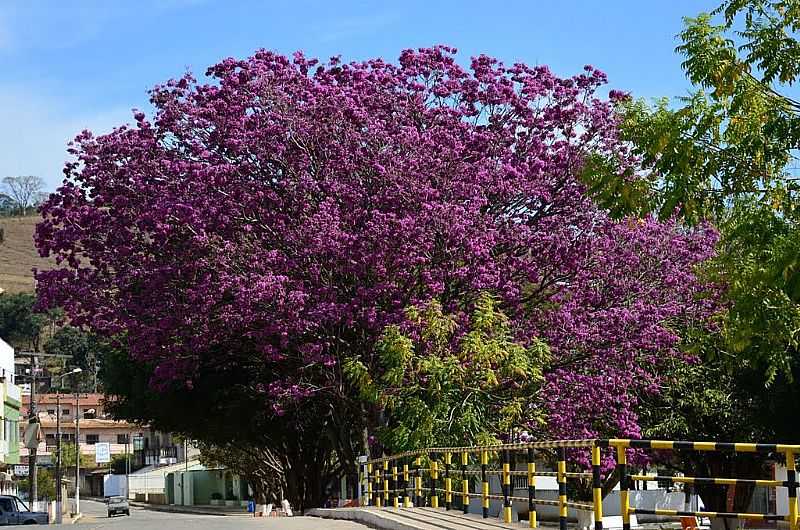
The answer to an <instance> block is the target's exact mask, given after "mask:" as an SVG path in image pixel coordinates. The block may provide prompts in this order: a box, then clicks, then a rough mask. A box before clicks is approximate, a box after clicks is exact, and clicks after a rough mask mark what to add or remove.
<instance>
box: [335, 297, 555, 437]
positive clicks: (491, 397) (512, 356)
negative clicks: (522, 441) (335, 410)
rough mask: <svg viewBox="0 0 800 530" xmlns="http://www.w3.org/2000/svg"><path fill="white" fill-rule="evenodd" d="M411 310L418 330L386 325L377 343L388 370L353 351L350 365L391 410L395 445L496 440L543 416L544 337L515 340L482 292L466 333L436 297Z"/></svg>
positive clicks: (366, 391) (366, 389)
mask: <svg viewBox="0 0 800 530" xmlns="http://www.w3.org/2000/svg"><path fill="white" fill-rule="evenodd" d="M407 314H408V317H409V320H410V321H411V323H412V324H414V325H415V328H416V329H417V330H418V337H414V336H412V335H410V334H406V333H404V332H403V331H402V330H401V329H400V328H399V327H397V326H389V327H387V328H386V330H385V332H384V334H383V336H382V338H381V340H380V342H379V344H378V347H377V355H378V357H379V364H380V366H381V368H382V371H381V375H379V376H377V377H375V378H372V377H370V375H369V373H368V372H367V370H366V367H365V366H364V365H363V364H362V363H361V362H360V361H359V360H356V359H353V358H351V359H349V360H348V361H347V362H346V363H345V367H344V369H345V373H346V375H347V377H348V379H349V380H350V381H351V382H352V383H353V384H354V386H355V387H356V388H358V389H359V391H360V393H361V397H362V398H363V399H365V400H367V401H368V402H371V403H374V404H376V405H378V406H380V407H381V408H382V409H383V410H384V411H385V415H386V416H387V417H388V418H391V420H389V423H388V425H385V426H384V427H383V428H382V429H381V430H380V431H379V433H378V436H379V438H380V441H381V442H382V443H383V444H384V445H385V446H386V447H387V448H388V449H390V450H391V451H395V452H396V451H403V450H408V449H412V448H417V447H430V446H436V445H440V444H445V443H446V444H448V445H453V444H465V445H466V444H475V443H492V442H496V441H497V440H498V436H499V435H501V434H503V433H508V432H510V431H511V430H512V429H513V428H515V427H518V426H520V425H521V424H522V423H524V421H535V420H536V419H537V418H538V419H541V416H540V412H539V410H538V409H537V403H536V399H535V397H536V391H537V389H538V388H539V386H540V385H541V382H542V374H543V370H544V367H545V365H546V363H547V361H548V359H549V350H548V348H547V346H546V345H545V344H544V343H542V342H540V341H538V340H533V341H532V342H531V344H529V345H522V344H519V343H517V342H515V341H514V340H513V338H512V334H511V327H510V323H509V320H508V318H507V317H506V316H505V315H504V314H503V313H502V312H501V311H500V310H499V309H498V308H497V303H496V301H495V300H494V299H493V298H492V297H491V296H489V295H482V296H481V297H480V299H479V301H478V303H477V305H476V308H475V311H474V313H473V314H472V316H471V319H470V322H469V326H468V329H467V330H466V332H465V334H464V335H463V336H460V337H459V336H457V333H458V331H459V326H458V322H457V318H456V316H454V315H447V314H444V313H443V311H442V308H441V306H440V305H439V304H438V303H437V302H431V303H430V304H428V305H427V306H424V307H421V308H418V307H412V308H410V309H409V310H408V311H407ZM523 420H524V421H523Z"/></svg>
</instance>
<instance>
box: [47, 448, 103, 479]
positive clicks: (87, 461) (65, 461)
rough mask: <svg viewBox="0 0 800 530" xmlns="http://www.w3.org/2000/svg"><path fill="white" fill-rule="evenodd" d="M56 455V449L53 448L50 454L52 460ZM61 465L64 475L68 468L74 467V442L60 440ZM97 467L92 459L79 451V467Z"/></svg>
mask: <svg viewBox="0 0 800 530" xmlns="http://www.w3.org/2000/svg"><path fill="white" fill-rule="evenodd" d="M57 457H58V450H57V449H53V452H52V453H51V454H50V458H51V459H52V461H53V462H55V461H56V459H57ZM61 465H62V467H63V469H64V471H63V473H64V475H65V476H66V475H67V473H69V469H73V470H74V469H75V444H74V443H72V442H61ZM93 467H97V464H95V462H94V460H93V459H92V458H91V457H90V456H88V455H85V454H83V453H82V452H81V468H83V469H87V468H93Z"/></svg>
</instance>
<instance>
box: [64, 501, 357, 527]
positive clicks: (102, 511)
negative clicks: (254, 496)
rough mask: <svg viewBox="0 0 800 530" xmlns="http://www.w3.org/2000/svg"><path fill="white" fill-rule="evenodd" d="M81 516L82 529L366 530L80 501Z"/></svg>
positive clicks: (286, 519) (348, 524)
mask: <svg viewBox="0 0 800 530" xmlns="http://www.w3.org/2000/svg"><path fill="white" fill-rule="evenodd" d="M81 511H82V512H83V513H84V517H83V518H82V519H81V520H80V521H78V526H79V527H80V528H81V529H82V530H89V529H98V530H100V529H103V530H149V529H152V530H183V529H186V530H190V529H191V530H217V529H220V530H222V529H228V528H245V529H247V528H265V529H268V530H273V529H274V530H313V529H325V530H327V529H329V528H330V529H331V530H366V528H367V527H366V526H362V525H359V524H355V523H351V522H348V521H331V520H327V519H326V520H322V519H317V518H314V517H282V518H272V517H270V518H252V517H230V516H227V517H223V516H219V515H194V514H191V515H190V514H182V513H167V512H154V511H150V510H144V509H142V508H135V507H131V515H130V517H126V516H124V515H121V516H117V517H112V518H111V519H109V518H108V517H106V505H105V504H103V503H101V502H95V501H89V500H83V501H81Z"/></svg>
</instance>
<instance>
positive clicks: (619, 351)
mask: <svg viewBox="0 0 800 530" xmlns="http://www.w3.org/2000/svg"><path fill="white" fill-rule="evenodd" d="M207 75H208V76H209V77H210V80H209V81H208V82H199V81H197V80H195V79H194V78H193V77H192V76H190V75H186V76H184V77H182V78H180V79H177V80H172V81H169V82H168V83H166V84H164V85H161V86H157V87H156V88H155V89H153V91H152V94H151V99H152V103H153V105H154V107H155V109H156V110H155V113H154V115H153V116H152V119H148V118H147V116H146V115H145V114H144V113H142V112H138V111H137V112H135V113H134V120H135V123H134V124H133V125H131V126H122V127H119V128H117V129H115V130H114V131H113V132H112V133H110V134H107V135H104V136H99V137H96V136H93V135H92V134H91V133H89V132H84V133H82V134H81V135H79V136H78V137H77V138H76V140H75V142H74V143H73V144H72V146H71V153H72V154H73V155H75V157H76V161H75V162H73V163H69V164H67V166H66V169H65V174H66V178H65V181H64V184H63V186H62V187H61V188H59V190H58V191H57V193H56V194H54V195H53V196H51V198H50V199H49V200H48V201H47V202H46V203H45V204H44V205H43V206H42V209H41V212H42V215H43V221H42V222H41V223H40V224H39V226H38V228H37V233H36V242H37V246H38V248H39V251H40V252H41V254H42V255H45V256H55V258H56V260H57V261H58V262H59V263H60V264H61V265H62V266H61V267H60V268H57V269H55V270H51V271H46V272H39V273H38V274H37V279H38V282H39V294H40V297H41V298H42V300H43V301H44V303H45V304H48V305H60V306H63V307H64V308H65V309H66V311H67V312H68V314H69V315H70V318H71V319H73V321H74V322H75V323H76V324H79V325H85V326H87V327H90V328H91V329H93V330H94V331H95V332H98V333H102V334H106V335H115V336H121V337H124V340H125V341H126V345H127V347H128V348H129V350H130V353H131V355H132V357H133V358H134V359H137V360H139V361H143V362H144V361H146V362H148V363H152V364H153V365H155V366H156V367H157V368H156V372H155V375H154V380H153V384H154V385H156V386H158V385H165V384H175V383H179V384H191V381H192V380H193V378H195V377H198V374H199V373H200V370H201V368H203V369H214V367H217V366H224V365H226V364H227V363H230V362H231V359H233V358H234V357H233V352H235V353H236V357H235V358H237V359H238V358H240V357H241V356H242V355H248V356H249V357H250V358H251V359H255V360H256V361H257V362H258V363H259V364H260V365H261V366H263V367H264V370H263V371H262V372H260V374H259V375H258V377H259V380H257V381H254V385H261V386H260V387H259V390H258V391H259V392H261V393H262V394H263V395H264V400H265V407H272V409H273V410H274V411H275V413H280V412H281V411H282V410H284V408H283V407H284V405H285V404H286V402H287V401H294V402H297V401H298V400H302V399H305V398H307V397H308V396H309V395H311V394H312V393H314V392H318V391H321V390H327V391H334V392H339V394H338V395H344V396H347V395H350V394H349V393H348V391H347V390H346V389H344V390H342V388H343V387H344V386H345V385H344V384H343V382H342V380H341V375H340V370H339V369H338V366H339V361H340V360H341V359H342V358H344V357H347V356H356V357H358V358H359V359H361V360H362V362H364V363H365V364H366V365H367V366H368V368H369V369H370V370H377V369H378V367H377V366H376V364H375V363H376V361H375V358H374V355H373V349H374V345H375V342H376V340H377V338H378V337H379V335H380V333H381V331H382V330H383V329H384V327H385V326H386V325H388V324H393V323H400V322H402V320H403V318H404V317H403V310H404V308H407V307H409V306H411V305H415V304H420V305H422V304H424V303H426V302H427V301H429V300H431V299H437V300H439V301H440V302H441V303H442V305H443V307H444V308H445V310H447V311H450V312H459V311H462V312H464V313H466V312H468V311H469V308H470V306H471V304H472V303H473V302H474V301H475V299H476V298H477V296H478V295H479V293H481V292H483V291H489V292H491V293H493V294H494V295H495V296H497V297H498V298H499V299H500V300H502V303H503V307H504V310H506V312H507V313H508V314H509V316H511V318H513V319H514V322H515V323H516V325H515V328H516V330H517V332H518V333H519V335H520V337H522V338H525V337H531V336H538V337H540V338H542V339H543V340H545V341H547V343H548V344H549V345H550V347H551V348H552V352H553V361H552V362H553V365H552V367H550V368H549V370H548V375H547V382H546V385H545V387H544V389H543V391H542V396H541V401H542V403H543V407H544V408H545V409H546V411H547V416H548V423H547V426H546V429H545V432H541V429H539V428H538V427H537V429H539V431H535V430H532V432H534V433H535V435H541V436H550V437H559V438H568V437H592V436H596V435H602V434H614V435H622V436H637V435H638V434H639V433H640V425H639V421H638V416H637V414H636V409H637V404H638V399H639V397H640V396H641V395H642V393H643V392H652V391H655V389H656V388H657V385H658V383H659V372H660V370H661V369H662V368H663V367H664V366H665V364H666V363H667V362H669V361H670V360H675V359H680V358H681V353H680V352H679V348H678V346H679V340H680V337H679V330H680V329H682V328H685V327H686V326H691V325H702V323H703V321H704V320H705V318H706V317H707V316H708V314H709V313H710V312H711V311H712V310H713V300H712V299H710V298H707V297H705V296H704V291H705V289H706V286H704V285H702V283H701V282H700V281H699V280H698V278H697V277H696V276H695V272H694V270H695V266H696V265H697V264H698V263H700V262H702V261H703V260H704V259H706V258H707V257H708V256H710V255H711V253H712V252H713V247H714V243H715V240H716V234H715V233H714V231H713V230H711V229H709V228H707V227H700V228H698V229H688V228H686V227H684V226H681V225H680V224H678V223H677V222H673V221H670V222H664V223H662V222H658V221H656V220H654V219H643V220H639V219H625V220H622V221H615V220H612V219H610V218H609V216H608V215H607V213H606V212H604V211H602V210H601V209H599V208H598V207H597V206H596V205H595V204H594V203H593V202H592V200H591V199H590V198H589V196H588V195H587V193H586V189H585V186H584V185H583V184H582V182H581V178H580V177H581V172H582V171H583V170H584V168H585V161H586V160H587V157H589V156H592V157H599V158H602V159H605V160H609V161H613V164H608V165H609V166H610V167H618V168H620V169H619V170H620V171H624V172H626V173H625V174H631V175H635V174H636V171H635V160H633V159H632V157H631V155H630V153H629V152H628V149H627V147H626V146H625V145H624V144H623V143H622V142H621V141H620V140H619V138H618V135H617V121H616V118H615V114H614V112H613V102H614V100H615V99H619V98H623V97H625V95H624V94H622V93H618V92H613V93H612V94H611V96H610V98H609V99H603V98H601V97H599V96H598V95H597V94H596V91H597V90H598V88H599V87H601V86H602V85H603V84H604V83H605V81H606V78H605V75H604V74H603V73H602V72H600V71H598V70H597V69H595V68H593V67H590V66H587V67H586V68H585V69H584V71H583V72H582V73H580V74H579V75H576V76H574V77H570V78H559V77H557V76H555V75H554V74H553V73H552V72H551V71H550V70H549V69H548V68H547V67H545V66H537V67H530V66H527V65H524V64H514V65H512V66H506V65H503V64H502V63H501V62H499V61H497V60H496V59H493V58H491V57H487V56H479V57H475V58H473V59H472V61H471V64H470V66H469V68H462V67H461V66H459V64H458V63H457V62H456V60H455V50H453V49H450V48H447V47H441V46H439V47H434V48H430V49H420V50H406V51H404V52H403V53H402V54H401V56H400V59H399V62H398V63H397V64H392V63H389V62H385V61H383V60H381V59H374V60H369V61H365V62H358V63H349V64H345V63H343V62H341V61H340V60H339V59H338V58H333V59H331V60H329V61H328V62H327V63H321V62H319V61H317V60H314V59H308V58H306V57H304V56H303V55H302V54H300V53H297V54H295V55H294V56H293V57H291V58H290V57H286V56H282V55H279V54H276V53H272V52H268V51H259V52H257V53H256V54H255V55H253V56H252V57H250V58H247V59H244V60H236V59H227V60H225V61H222V62H221V63H219V64H217V65H215V66H213V67H211V68H210V69H209V70H208V72H207ZM630 170H633V171H630ZM220 352H231V354H225V353H220ZM254 388H255V387H254Z"/></svg>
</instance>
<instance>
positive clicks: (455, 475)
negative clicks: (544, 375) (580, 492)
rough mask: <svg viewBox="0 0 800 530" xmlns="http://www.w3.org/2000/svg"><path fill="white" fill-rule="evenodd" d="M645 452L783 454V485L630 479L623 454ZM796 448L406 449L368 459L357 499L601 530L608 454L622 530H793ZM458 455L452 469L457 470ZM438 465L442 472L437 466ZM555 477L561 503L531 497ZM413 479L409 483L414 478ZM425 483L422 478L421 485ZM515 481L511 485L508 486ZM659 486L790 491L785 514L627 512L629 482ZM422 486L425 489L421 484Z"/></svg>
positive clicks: (616, 443)
mask: <svg viewBox="0 0 800 530" xmlns="http://www.w3.org/2000/svg"><path fill="white" fill-rule="evenodd" d="M629 449H638V450H643V451H648V450H661V451H699V452H703V453H708V452H726V453H733V454H737V453H761V454H767V455H773V456H774V455H780V456H783V458H784V459H785V461H786V469H787V476H786V480H767V479H764V480H761V479H751V478H735V477H671V476H660V475H645V474H635V473H629V469H628V460H627V459H628V450H629ZM567 451H573V452H576V451H588V452H589V455H586V456H589V458H588V459H587V461H588V462H591V466H590V469H589V470H585V471H581V470H578V471H567ZM541 452H546V453H547V455H546V456H547V459H548V460H550V461H552V460H555V462H556V471H537V469H536V456H537V453H541ZM798 452H800V445H786V444H760V443H720V442H688V441H671V440H629V439H590V440H556V441H543V442H531V443H516V444H503V445H492V446H481V447H434V448H428V449H421V450H416V451H409V452H405V453H400V454H397V455H390V456H384V457H381V458H374V459H371V460H367V461H366V462H365V463H364V464H363V467H362V469H361V482H362V486H363V487H362V499H361V503H362V505H364V506H369V505H372V506H376V507H389V506H391V507H394V508H396V509H399V508H400V507H403V508H412V507H413V506H424V505H425V504H426V503H427V504H429V505H430V506H431V507H432V508H439V504H440V500H443V501H444V507H445V509H447V510H451V509H453V508H454V507H456V508H457V506H455V503H454V500H460V504H461V509H462V510H463V511H464V513H468V510H469V504H470V502H469V501H470V499H472V498H476V497H477V498H479V499H480V505H481V511H482V515H483V517H484V518H488V517H489V506H490V502H489V501H490V500H491V499H495V500H501V501H502V503H503V508H502V514H503V520H504V521H505V522H507V523H510V522H511V519H512V503H514V502H521V503H524V504H527V508H528V514H529V515H528V523H529V526H530V527H531V528H535V527H536V526H537V517H536V507H537V505H538V506H548V505H549V506H557V507H558V512H559V527H560V529H561V530H565V529H566V528H567V517H568V513H569V510H570V509H572V510H580V511H585V512H588V513H591V514H592V515H593V516H594V521H595V523H594V526H595V530H602V529H603V487H602V485H603V479H604V478H608V477H604V476H603V475H602V469H601V459H602V455H603V453H605V454H607V455H608V454H609V453H613V457H614V458H615V463H616V467H615V469H616V472H617V475H618V478H619V488H620V495H619V498H620V514H621V516H622V528H623V530H630V527H631V523H630V521H631V516H632V515H636V514H642V515H645V514H646V515H657V516H665V517H684V516H686V517H706V518H727V519H743V520H759V521H786V522H787V523H788V525H789V528H790V530H798V503H797V487H798V482H797V473H796V467H795V458H796V456H797V454H798ZM454 457H455V460H456V462H455V464H454ZM518 457H522V458H521V459H522V460H524V462H525V463H526V464H527V467H526V469H525V470H517V469H512V464H513V463H514V462H515V461H517V460H520V458H518ZM440 464H441V466H440ZM492 475H497V476H498V477H499V478H500V479H501V485H502V488H501V489H502V493H501V494H499V495H498V494H490V492H489V477H490V476H492ZM541 476H551V477H552V476H554V477H556V481H557V484H558V500H547V499H541V498H537V497H536V477H541ZM478 478H479V480H480V484H481V488H480V493H473V492H471V491H470V488H469V486H470V483H471V482H473V481H474V480H475V479H478ZM411 479H413V481H412V480H411ZM426 479H427V480H426ZM512 479H513V481H514V482H513V485H512ZM454 480H456V481H457V482H461V488H460V490H459V489H454V488H453V481H454ZM567 480H583V481H587V482H588V481H591V490H592V500H591V502H588V501H584V502H580V501H576V500H570V499H568V498H567V490H568V488H567ZM656 480H657V481H661V482H665V483H671V484H695V485H700V484H719V485H736V484H749V485H752V486H766V487H772V488H786V489H787V490H788V499H789V506H788V514H787V515H778V514H770V513H746V512H711V511H699V510H694V511H690V510H686V511H684V510H667V509H658V508H655V509H645V508H637V507H636V506H631V503H630V496H629V491H630V490H631V489H632V485H633V482H634V481H656ZM522 481H524V483H525V486H526V487H527V496H526V497H519V496H514V489H515V486H519V485H521V484H520V483H521V482H522ZM426 482H427V484H426Z"/></svg>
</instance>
